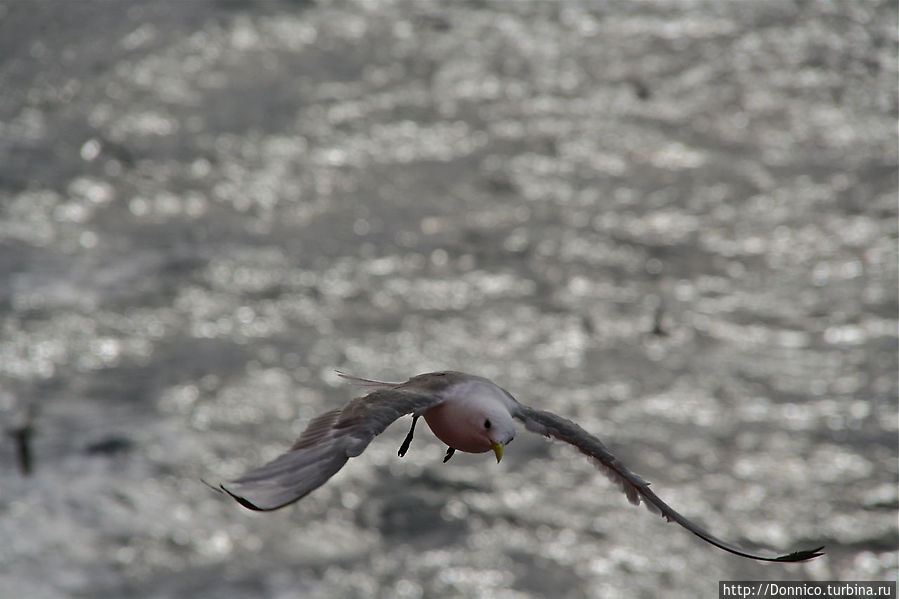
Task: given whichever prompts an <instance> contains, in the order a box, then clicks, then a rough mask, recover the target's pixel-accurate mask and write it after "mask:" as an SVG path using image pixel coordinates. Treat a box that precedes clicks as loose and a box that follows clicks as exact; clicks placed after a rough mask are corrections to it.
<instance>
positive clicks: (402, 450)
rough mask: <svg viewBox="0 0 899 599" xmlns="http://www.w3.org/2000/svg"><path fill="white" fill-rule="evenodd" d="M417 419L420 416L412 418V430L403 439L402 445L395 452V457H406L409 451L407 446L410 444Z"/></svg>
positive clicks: (416, 415)
mask: <svg viewBox="0 0 899 599" xmlns="http://www.w3.org/2000/svg"><path fill="white" fill-rule="evenodd" d="M419 418H420V416H419V415H418V414H415V415H414V416H412V428H410V429H409V434H407V435H406V438H405V439H403V444H402V445H400V450H399V451H398V452H396V455H398V456H400V457H403V456H404V455H406V452H407V451H409V445H410V444H411V443H412V434H413V433H415V423H416V422H418V419H419Z"/></svg>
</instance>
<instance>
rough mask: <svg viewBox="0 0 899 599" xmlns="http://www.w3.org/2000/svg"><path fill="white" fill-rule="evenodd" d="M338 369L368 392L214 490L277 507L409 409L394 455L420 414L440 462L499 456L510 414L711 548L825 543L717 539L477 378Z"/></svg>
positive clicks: (592, 440)
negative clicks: (458, 456)
mask: <svg viewBox="0 0 899 599" xmlns="http://www.w3.org/2000/svg"><path fill="white" fill-rule="evenodd" d="M338 374H339V375H340V376H341V377H343V378H345V379H347V380H349V381H351V382H353V383H354V384H356V385H359V386H361V387H364V388H366V389H367V390H368V391H369V392H368V394H367V395H365V396H363V397H359V398H356V399H354V400H352V401H351V402H350V403H348V404H347V405H345V406H344V407H342V408H339V409H336V410H331V411H330V412H326V413H324V414H322V415H321V416H318V417H317V418H315V419H314V420H313V421H312V422H311V423H309V426H307V427H306V430H305V431H303V433H302V434H301V435H300V438H299V439H297V441H296V442H295V443H294V445H293V447H291V448H290V450H289V451H288V452H287V453H285V454H283V455H281V456H279V457H277V458H275V459H274V460H272V461H271V462H269V463H268V464H265V465H264V466H260V467H258V468H255V469H253V470H250V471H249V472H247V473H246V474H244V475H243V476H241V477H240V478H237V479H235V480H233V481H231V482H229V483H227V484H222V485H219V487H220V489H221V490H222V491H224V492H225V493H227V494H228V495H230V496H231V497H233V498H234V499H236V500H237V501H238V502H239V503H240V504H241V505H243V506H244V507H246V508H249V509H251V510H257V511H271V510H276V509H278V508H282V507H284V506H286V505H289V504H291V503H293V502H295V501H297V500H298V499H302V498H303V497H305V496H306V495H307V494H309V493H310V492H311V491H314V490H315V489H317V488H318V487H320V486H321V485H323V484H324V483H325V482H326V481H327V480H328V479H329V478H331V477H332V476H334V475H335V474H336V473H337V471H338V470H340V469H341V468H342V467H343V465H344V464H346V462H347V460H348V459H349V458H352V457H356V456H358V455H359V454H361V453H362V452H363V451H364V450H365V448H366V447H368V444H369V443H371V440H372V439H374V438H375V437H376V436H377V435H379V434H380V433H381V432H383V431H384V429H386V428H387V427H388V426H389V425H390V424H391V423H392V422H394V421H395V420H397V419H398V418H400V417H402V416H405V415H407V414H412V427H411V428H410V429H409V433H408V434H407V435H406V438H405V440H404V441H403V443H402V445H401V446H400V449H399V452H398V454H399V455H400V457H402V456H404V455H405V454H406V451H407V450H408V449H409V444H410V443H411V442H412V436H413V434H414V432H415V425H416V423H417V422H418V419H419V418H421V417H424V419H425V421H426V422H427V423H428V426H429V427H430V428H431V431H433V433H434V434H435V435H436V436H437V438H439V439H440V440H441V441H443V442H444V443H446V445H447V451H446V456H445V457H444V459H443V461H444V462H446V461H447V460H449V459H450V458H451V457H452V455H453V453H454V452H455V451H464V452H468V453H484V452H487V451H491V450H492V451H493V453H494V454H495V455H496V461H497V462H499V461H500V460H501V459H502V457H503V448H504V447H505V446H506V445H508V444H509V443H510V442H511V441H512V439H513V438H514V437H515V421H514V420H513V419H518V420H520V421H521V422H523V423H524V426H525V428H527V430H529V431H532V432H535V433H538V434H540V435H543V436H545V437H550V438H554V439H558V440H560V441H564V442H566V443H569V444H571V445H573V446H574V447H575V448H577V449H578V450H579V451H580V452H581V453H583V454H584V455H586V456H587V457H588V458H590V460H591V461H592V462H593V463H594V464H595V465H596V467H597V468H599V470H601V471H602V472H603V473H604V474H606V476H608V477H609V478H610V479H611V480H612V481H613V482H615V483H616V484H617V485H618V486H619V487H620V488H621V490H622V491H624V493H625V495H626V496H627V498H628V500H629V501H630V502H631V503H632V504H634V505H639V504H640V503H641V502H642V503H643V504H645V505H646V507H647V508H648V509H649V510H650V511H651V512H653V513H656V514H659V515H660V516H662V517H664V518H665V519H666V520H667V521H668V522H677V523H678V524H680V525H681V526H683V527H684V528H686V529H687V530H689V531H690V532H692V533H693V534H695V535H696V536H698V537H699V538H700V539H702V540H704V541H706V542H708V543H711V544H712V545H714V546H716V547H719V548H721V549H723V550H725V551H729V552H730V553H733V554H736V555H739V556H742V557H747V558H750V559H756V560H762V561H768V562H801V561H805V560H809V559H812V558H815V557H818V556H820V555H823V552H822V549H824V547H823V546H822V547H817V548H815V549H810V550H804V551H795V552H793V553H789V554H786V555H780V556H778V555H763V554H760V553H754V552H751V551H748V550H746V549H743V548H741V547H740V546H738V545H735V544H732V543H728V542H726V541H722V540H721V539H719V538H717V537H715V536H713V535H712V534H710V533H708V532H706V531H705V530H704V529H703V528H701V527H700V526H698V525H696V524H694V523H693V522H691V521H690V520H687V519H686V518H685V517H683V516H681V515H680V514H679V513H677V512H676V511H674V509H672V508H671V507H670V506H669V505H668V504H667V503H665V502H664V501H662V500H661V499H660V498H659V496H658V495H656V494H655V493H653V492H652V491H651V490H650V488H649V483H648V482H646V481H645V480H643V479H642V478H641V477H640V476H639V475H637V474H636V473H634V472H633V471H631V470H630V469H629V468H628V467H627V466H625V465H624V464H623V463H622V462H621V461H620V460H619V459H618V458H616V457H615V456H614V455H612V454H611V453H610V452H609V450H608V449H606V446H605V445H603V444H602V442H601V441H600V440H599V439H597V438H596V437H594V436H593V435H591V434H590V433H588V432H587V431H585V430H584V429H582V428H581V427H580V426H578V425H577V424H575V423H574V422H572V421H570V420H567V419H565V418H562V417H561V416H557V415H555V414H553V413H551V412H545V411H543V410H535V409H533V408H530V407H528V406H526V405H523V404H521V403H519V402H518V401H517V400H516V399H515V398H514V397H512V395H511V394H509V392H508V391H506V390H505V389H503V388H501V387H499V386H498V385H495V384H494V383H493V382H491V381H489V380H487V379H485V378H483V377H479V376H474V375H471V374H465V373H462V372H431V373H427V374H420V375H418V376H415V377H412V378H411V379H409V380H408V381H406V382H405V383H387V382H383V381H374V380H370V379H362V378H358V377H354V376H350V375H348V374H344V373H341V372H338ZM216 490H218V489H216Z"/></svg>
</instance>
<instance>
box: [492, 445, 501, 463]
mask: <svg viewBox="0 0 899 599" xmlns="http://www.w3.org/2000/svg"><path fill="white" fill-rule="evenodd" d="M490 447H492V448H493V453H495V454H496V463H497V464H499V461H500V460H501V459H503V444H502V443H493V444H492V445H491V446H490Z"/></svg>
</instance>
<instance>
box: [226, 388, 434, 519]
mask: <svg viewBox="0 0 899 599" xmlns="http://www.w3.org/2000/svg"><path fill="white" fill-rule="evenodd" d="M440 401H442V398H440V397H438V396H434V395H425V394H420V393H415V392H411V391H405V390H379V391H374V392H372V393H369V394H368V395H366V396H365V397H360V398H357V399H354V400H353V401H351V402H350V403H348V404H347V405H346V406H344V407H343V408H341V409H338V410H331V411H330V412H326V413H324V414H322V415H320V416H318V417H316V418H315V419H313V420H312V422H310V423H309V425H308V426H307V427H306V430H304V431H303V433H302V434H301V435H300V437H299V439H297V441H296V442H295V443H294V444H293V446H292V447H291V449H290V450H289V451H288V452H287V453H285V454H283V455H280V456H278V457H277V458H275V459H274V460H272V461H271V462H269V463H267V464H265V465H263V466H260V467H258V468H254V469H253V470H250V471H249V472H247V473H246V474H244V475H243V476H241V477H239V478H236V479H234V480H233V481H230V482H228V483H227V484H225V485H220V487H221V489H222V490H223V491H225V492H226V493H228V494H229V495H231V497H233V498H234V499H235V500H237V501H238V502H239V503H240V504H241V505H243V506H244V507H246V508H249V509H252V510H257V511H270V510H276V509H278V508H281V507H284V506H286V505H288V504H290V503H293V502H294V501H297V500H298V499H301V498H303V497H304V496H306V495H307V494H308V493H310V492H311V491H314V490H315V489H317V488H318V487H320V486H321V485H323V484H324V483H325V482H326V481H327V480H328V479H329V478H331V477H332V476H334V475H335V474H336V473H337V472H338V471H339V470H340V469H341V468H342V467H343V465H344V464H346V462H347V460H348V459H349V458H351V457H355V456H357V455H359V454H361V453H362V452H363V451H364V450H365V448H366V447H368V444H369V443H370V442H371V440H372V439H374V438H375V437H376V436H377V435H379V434H380V433H381V432H383V431H384V429H386V428H387V427H388V426H389V425H390V424H391V423H392V422H393V421H395V420H396V419H397V418H399V417H401V416H403V415H405V414H409V413H413V412H420V411H424V410H426V409H427V408H428V407H431V406H433V405H436V404H437V403H440Z"/></svg>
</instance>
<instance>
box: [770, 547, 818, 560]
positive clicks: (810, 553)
mask: <svg viewBox="0 0 899 599" xmlns="http://www.w3.org/2000/svg"><path fill="white" fill-rule="evenodd" d="M823 549H824V545H821V546H820V547H816V548H814V549H807V550H805V551H794V552H793V553H790V554H787V555H781V556H780V557H778V558H776V559H775V560H774V561H776V562H804V561H806V560H810V559H814V558H816V557H821V556H822V555H824V551H823Z"/></svg>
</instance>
